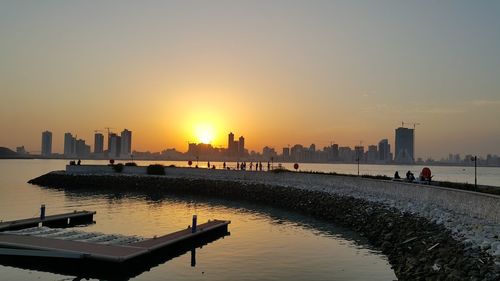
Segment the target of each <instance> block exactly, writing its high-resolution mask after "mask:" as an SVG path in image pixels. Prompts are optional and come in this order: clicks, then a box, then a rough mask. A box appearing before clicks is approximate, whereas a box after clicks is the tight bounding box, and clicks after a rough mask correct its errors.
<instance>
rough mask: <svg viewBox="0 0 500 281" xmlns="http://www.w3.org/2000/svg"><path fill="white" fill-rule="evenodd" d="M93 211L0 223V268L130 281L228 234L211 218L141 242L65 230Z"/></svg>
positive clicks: (223, 223)
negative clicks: (11, 267) (1, 266)
mask: <svg viewBox="0 0 500 281" xmlns="http://www.w3.org/2000/svg"><path fill="white" fill-rule="evenodd" d="M95 213H96V212H92V211H80V212H77V211H74V212H72V213H66V214H59V215H52V216H45V206H44V205H42V207H41V213H40V217H39V218H30V219H23V220H16V221H9V222H3V223H0V264H1V265H6V266H13V267H18V268H23V269H30V270H39V271H45V272H52V273H56V274H65V275H75V276H78V277H79V278H96V279H106V280H128V279H130V278H132V277H134V276H137V275H139V274H141V273H142V272H144V271H147V270H150V269H151V268H152V267H154V266H156V265H159V264H162V263H164V262H166V261H167V260H170V259H172V258H174V257H177V256H180V255H182V254H184V253H186V252H188V251H191V266H195V265H196V248H198V247H202V246H204V245H206V244H208V243H211V242H213V241H216V240H218V239H219V238H223V237H225V236H227V235H230V233H229V232H228V225H229V224H230V223H231V222H230V221H225V220H209V221H208V222H206V223H203V224H199V225H198V224H197V216H196V215H194V216H193V222H192V225H190V226H188V227H187V228H186V229H183V230H179V231H176V232H173V233H170V234H166V235H163V236H160V237H156V236H155V237H153V238H149V239H146V238H143V237H138V236H124V235H119V234H104V233H99V232H84V231H81V230H80V229H81V228H79V229H66V227H69V226H74V225H82V224H87V223H93V222H94V221H93V215H94V214H95Z"/></svg>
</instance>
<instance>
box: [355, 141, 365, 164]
mask: <svg viewBox="0 0 500 281" xmlns="http://www.w3.org/2000/svg"><path fill="white" fill-rule="evenodd" d="M354 153H355V156H354V157H355V159H354V160H356V161H362V160H363V159H364V158H365V147H364V146H362V145H356V146H355V147H354Z"/></svg>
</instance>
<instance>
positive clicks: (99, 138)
mask: <svg viewBox="0 0 500 281" xmlns="http://www.w3.org/2000/svg"><path fill="white" fill-rule="evenodd" d="M103 152H104V135H103V134H101V133H96V134H95V135H94V153H95V154H101V153H103Z"/></svg>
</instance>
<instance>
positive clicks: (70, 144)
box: [64, 133, 76, 157]
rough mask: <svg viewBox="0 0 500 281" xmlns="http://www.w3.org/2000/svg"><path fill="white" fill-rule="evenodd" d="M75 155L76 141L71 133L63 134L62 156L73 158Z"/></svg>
mask: <svg viewBox="0 0 500 281" xmlns="http://www.w3.org/2000/svg"><path fill="white" fill-rule="evenodd" d="M75 154H76V139H75V138H74V137H73V135H71V133H65V134H64V156H66V157H73V156H75Z"/></svg>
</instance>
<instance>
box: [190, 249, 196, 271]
mask: <svg viewBox="0 0 500 281" xmlns="http://www.w3.org/2000/svg"><path fill="white" fill-rule="evenodd" d="M191 266H192V267H195V266H196V248H193V249H191Z"/></svg>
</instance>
